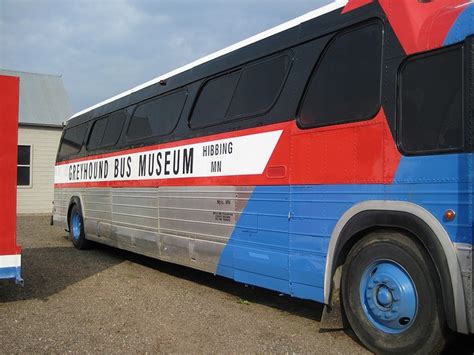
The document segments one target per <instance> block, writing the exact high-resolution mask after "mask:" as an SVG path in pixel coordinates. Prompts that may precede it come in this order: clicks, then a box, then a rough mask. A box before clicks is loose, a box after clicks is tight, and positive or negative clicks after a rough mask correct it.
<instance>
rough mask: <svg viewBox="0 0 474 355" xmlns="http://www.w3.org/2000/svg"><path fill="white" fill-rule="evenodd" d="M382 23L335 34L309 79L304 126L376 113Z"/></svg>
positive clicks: (302, 110) (327, 123) (324, 123)
mask: <svg viewBox="0 0 474 355" xmlns="http://www.w3.org/2000/svg"><path fill="white" fill-rule="evenodd" d="M382 42H383V27H382V25H381V24H380V23H378V22H376V23H371V24H368V25H365V26H363V27H359V28H355V29H352V30H349V31H345V32H343V33H341V34H338V35H336V37H335V39H334V40H332V41H331V42H330V44H329V46H328V48H326V50H325V52H324V53H323V55H322V57H321V59H320V61H319V63H318V64H317V66H316V69H315V71H314V73H313V75H312V77H311V79H310V82H309V85H308V88H307V91H306V94H305V97H304V99H303V104H302V106H301V110H300V114H299V123H300V124H301V125H302V126H304V127H317V126H325V125H334V124H339V123H346V122H353V121H360V120H365V119H370V118H372V117H373V116H375V115H376V114H377V112H378V110H379V108H380V101H381V77H382V75H381V72H382Z"/></svg>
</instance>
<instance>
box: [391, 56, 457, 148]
mask: <svg viewBox="0 0 474 355" xmlns="http://www.w3.org/2000/svg"><path fill="white" fill-rule="evenodd" d="M463 85H464V84H463V49H462V47H455V48H450V49H447V50H438V51H435V52H433V53H430V54H425V55H422V56H416V57H413V58H411V59H409V60H408V61H407V62H406V64H405V65H404V66H403V68H402V70H401V73H400V92H399V96H400V111H399V112H400V115H399V128H400V132H399V139H400V143H401V147H402V149H403V150H404V151H405V152H407V153H429V152H443V151H452V150H460V149H462V147H463V141H464V133H463Z"/></svg>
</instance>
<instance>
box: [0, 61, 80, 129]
mask: <svg viewBox="0 0 474 355" xmlns="http://www.w3.org/2000/svg"><path fill="white" fill-rule="evenodd" d="M0 75H8V76H17V77H19V78H20V117H19V121H20V124H21V123H24V124H31V125H61V124H62V123H63V122H64V121H66V120H67V119H68V118H69V117H71V115H72V114H73V110H72V106H71V102H70V101H69V97H68V95H67V93H66V90H65V88H64V84H63V79H62V77H61V76H58V75H49V74H36V73H26V72H21V71H14V70H5V69H0Z"/></svg>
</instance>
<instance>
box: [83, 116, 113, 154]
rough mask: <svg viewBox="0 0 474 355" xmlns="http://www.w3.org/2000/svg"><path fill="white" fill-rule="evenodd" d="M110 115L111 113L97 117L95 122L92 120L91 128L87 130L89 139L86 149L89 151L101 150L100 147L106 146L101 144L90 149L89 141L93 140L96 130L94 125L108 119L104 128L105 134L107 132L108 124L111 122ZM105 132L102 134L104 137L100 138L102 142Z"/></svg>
mask: <svg viewBox="0 0 474 355" xmlns="http://www.w3.org/2000/svg"><path fill="white" fill-rule="evenodd" d="M109 117H110V115H105V116H102V117H99V118H97V119H95V120H94V121H93V122H92V125H91V128H89V131H88V132H87V140H86V144H85V147H86V150H87V151H88V152H93V151H95V150H99V149H102V148H104V147H102V146H101V145H98V146H97V147H95V148H93V149H90V148H89V143H90V141H91V136H92V132H93V131H94V127H95V125H96V124H97V122H99V121H101V120H107V121H106V122H105V128H104V134H105V130H106V129H107V125H108V123H109ZM104 134H102V137H101V139H100V141H101V142H102V140H103V139H104Z"/></svg>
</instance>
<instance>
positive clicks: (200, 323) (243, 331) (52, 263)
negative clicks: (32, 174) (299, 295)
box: [0, 217, 474, 354]
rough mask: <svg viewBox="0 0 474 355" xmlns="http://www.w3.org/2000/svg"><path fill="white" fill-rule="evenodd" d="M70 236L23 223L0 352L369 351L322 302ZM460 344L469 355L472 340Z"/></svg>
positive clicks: (41, 220) (0, 296) (42, 220)
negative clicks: (327, 316) (83, 243)
mask: <svg viewBox="0 0 474 355" xmlns="http://www.w3.org/2000/svg"><path fill="white" fill-rule="evenodd" d="M66 237H67V233H66V232H64V231H63V230H61V229H59V228H57V227H51V226H49V219H47V218H46V217H20V218H19V219H18V238H19V243H20V244H22V246H23V248H24V250H23V276H24V278H25V287H24V288H22V287H19V286H16V285H14V284H13V283H12V282H8V281H0V353H33V352H34V353H38V352H47V353H67V352H74V353H89V352H93V353H145V352H148V353H156V352H167V353H168V352H171V353H196V352H197V353H248V352H251V353H255V352H259V353H261V352H276V353H327V354H336V353H346V354H348V353H350V354H358V353H361V354H362V353H366V351H365V350H364V348H362V347H361V346H360V345H359V344H358V343H357V342H356V341H354V340H353V338H352V337H351V334H350V332H343V331H331V332H327V331H326V332H324V331H320V322H319V321H320V318H321V311H322V306H321V305H319V304H317V303H313V302H305V301H300V300H295V299H291V298H290V297H286V296H280V295H278V294H277V293H274V292H270V291H266V290H263V289H260V288H253V287H245V286H244V285H241V284H238V283H235V282H232V281H230V280H227V279H224V278H220V277H215V276H213V275H210V274H206V273H203V272H199V271H196V270H192V269H189V268H185V267H181V266H176V265H173V264H168V263H164V262H160V261H157V260H154V259H150V258H146V257H143V256H139V255H136V254H133V253H128V252H124V251H120V250H116V249H113V248H109V247H105V246H97V247H95V248H93V249H92V250H89V251H78V250H76V249H74V248H73V247H72V245H71V242H70V241H69V240H67V239H66ZM456 340H457V341H456V342H455V344H456V348H451V351H453V352H456V353H466V354H472V353H473V347H474V337H472V336H471V337H459V338H457V339H456Z"/></svg>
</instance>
